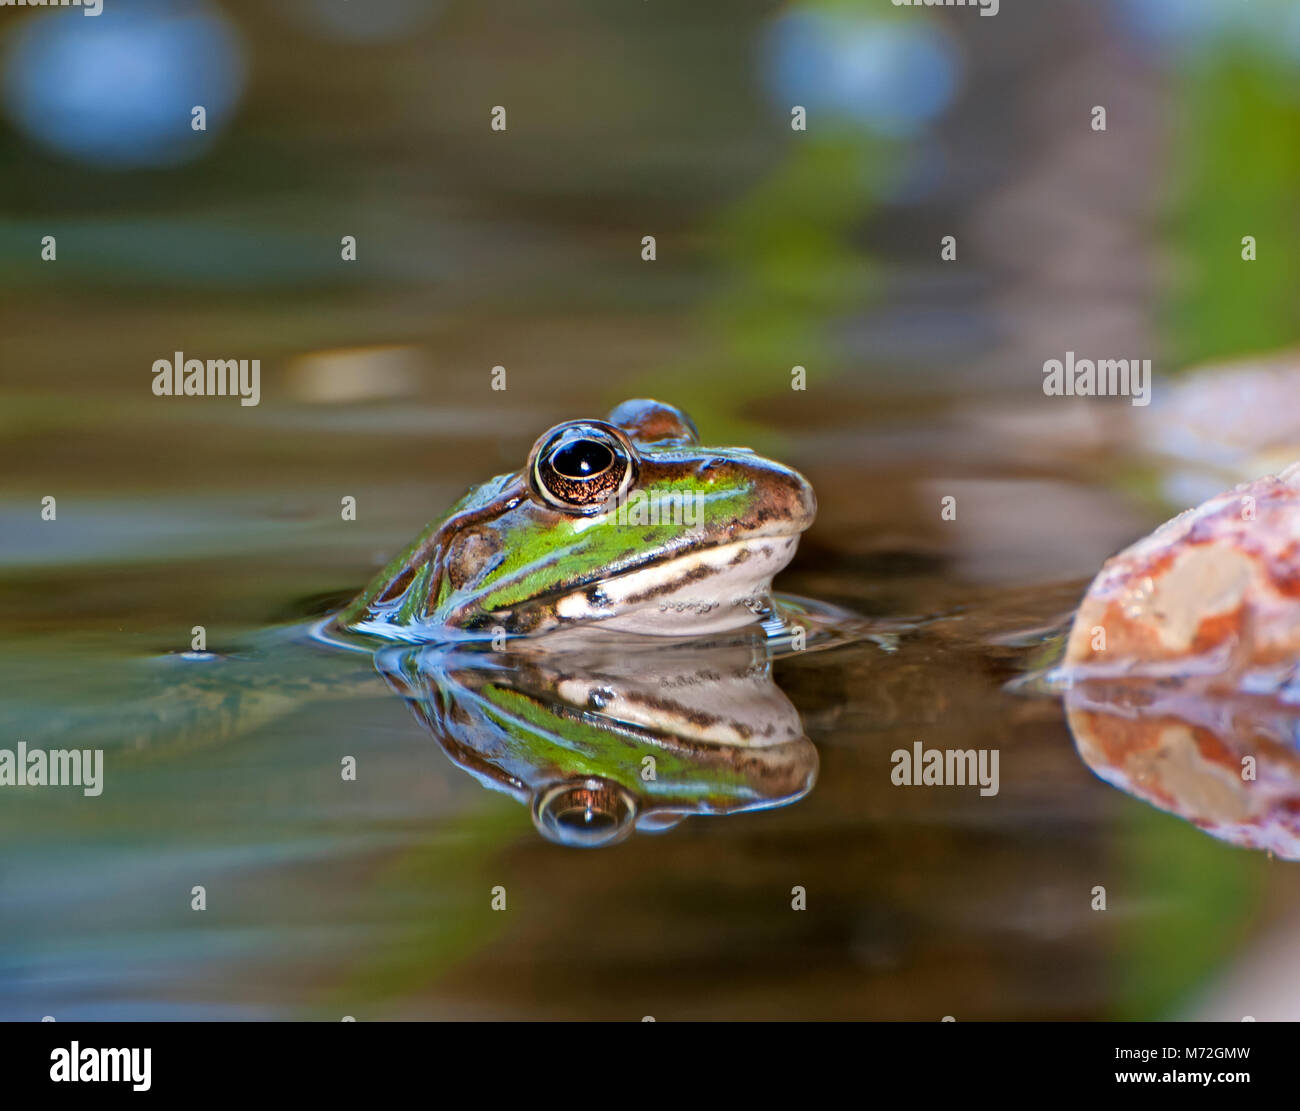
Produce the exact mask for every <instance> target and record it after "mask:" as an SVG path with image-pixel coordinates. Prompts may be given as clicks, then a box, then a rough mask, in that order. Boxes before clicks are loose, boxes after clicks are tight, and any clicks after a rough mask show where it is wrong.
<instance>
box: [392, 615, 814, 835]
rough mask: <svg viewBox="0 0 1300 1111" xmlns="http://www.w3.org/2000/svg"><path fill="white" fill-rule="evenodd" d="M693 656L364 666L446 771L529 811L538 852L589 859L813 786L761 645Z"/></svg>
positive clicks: (429, 650)
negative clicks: (397, 698) (590, 854)
mask: <svg viewBox="0 0 1300 1111" xmlns="http://www.w3.org/2000/svg"><path fill="white" fill-rule="evenodd" d="M525 643H527V642H525ZM696 643H697V642H693V641H687V642H681V641H669V640H664V639H660V640H658V641H657V642H652V643H651V644H648V645H647V646H645V647H644V648H643V650H641V651H638V652H635V653H611V652H608V651H605V650H603V649H594V650H591V651H588V652H587V653H585V654H584V653H583V652H576V651H569V652H562V653H542V652H529V651H523V652H520V651H517V650H508V651H502V652H496V651H487V650H480V651H474V650H472V649H470V648H468V647H465V646H460V647H457V646H429V647H425V648H406V647H403V648H397V647H392V648H388V649H385V650H383V651H381V652H379V653H378V654H377V655H376V657H375V662H376V665H377V666H378V668H379V670H380V672H381V673H382V674H383V675H384V677H385V678H386V679H387V680H388V682H389V684H390V685H391V686H392V687H393V689H394V690H395V691H397V692H398V693H399V694H401V695H402V696H403V697H404V698H406V699H407V700H408V701H409V702H410V704H411V707H412V709H413V710H414V712H415V716H416V718H417V720H419V721H420V722H421V724H423V725H424V726H425V727H426V728H427V729H429V731H430V732H431V733H432V734H433V735H434V737H435V738H436V739H437V740H438V743H439V744H440V745H442V747H443V749H444V751H445V752H446V753H447V755H448V756H449V757H450V758H451V759H452V760H453V761H454V762H455V763H456V764H458V765H459V766H460V767H462V768H464V769H465V770H466V771H468V772H469V773H470V774H471V775H473V776H474V777H475V778H477V779H478V780H479V781H480V782H481V783H482V784H483V785H484V786H487V787H491V788H494V789H496V790H499V791H505V792H506V793H508V794H510V795H512V796H514V797H515V798H517V799H519V801H521V802H523V803H524V804H525V805H527V806H528V808H529V810H530V812H531V813H532V816H533V822H534V824H535V825H536V827H537V829H538V831H539V832H540V833H541V834H542V835H543V836H544V837H546V838H547V839H548V840H551V841H555V842H558V843H561V844H566V845H577V846H582V847H595V846H599V845H607V844H612V843H614V842H616V841H619V840H622V839H623V838H624V837H626V836H628V835H629V834H630V833H631V832H632V830H633V829H637V830H640V831H642V832H657V831H661V830H665V829H668V828H670V827H671V826H673V825H675V824H676V823H677V822H679V821H681V819H682V818H684V817H686V816H688V815H692V814H733V813H738V812H740V811H746V810H759V809H767V808H770V807H774V806H782V805H784V804H786V803H789V802H793V801H794V800H796V799H798V798H801V797H802V796H803V795H804V794H806V793H807V792H808V791H809V790H810V789H811V788H812V785H813V781H814V780H815V778H816V775H817V749H816V748H815V747H814V746H813V744H812V742H811V741H809V740H808V738H807V737H805V736H804V732H803V725H802V723H801V722H800V720H799V715H798V713H797V712H796V711H795V708H794V706H793V705H791V703H790V701H789V699H787V698H786V696H785V695H784V694H782V692H781V691H780V689H779V688H778V687H777V686H776V684H775V683H774V682H773V681H772V675H771V671H770V667H771V662H770V661H771V650H770V645H769V644H767V643H766V642H765V640H764V638H763V636H762V633H761V631H758V632H756V633H754V634H752V635H751V636H750V637H749V638H748V639H735V640H733V641H732V642H731V643H727V644H719V643H717V642H713V643H707V642H700V643H699V646H698V647H697V646H696Z"/></svg>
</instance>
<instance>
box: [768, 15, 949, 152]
mask: <svg viewBox="0 0 1300 1111" xmlns="http://www.w3.org/2000/svg"><path fill="white" fill-rule="evenodd" d="M763 62H764V65H763V71H764V77H765V79H766V81H767V84H768V89H769V92H770V93H771V95H772V97H773V99H774V100H775V101H776V102H777V103H779V104H781V105H782V106H783V107H789V106H793V105H795V104H802V105H803V106H804V107H806V108H807V109H808V111H809V115H810V117H812V116H813V114H814V113H819V112H820V113H825V114H828V115H830V116H833V117H835V118H838V119H841V120H847V121H849V122H853V123H856V124H859V125H861V126H863V127H866V128H869V129H870V130H872V131H877V132H880V133H881V134H884V135H893V136H907V135H912V134H915V133H916V132H918V131H920V130H921V129H922V128H923V127H924V126H925V125H926V124H928V123H930V122H931V121H932V120H934V119H936V118H937V117H938V116H939V115H941V114H942V113H943V112H944V111H945V109H947V107H948V105H949V104H950V103H951V102H952V99H953V97H954V96H955V94H956V92H957V87H958V83H959V77H960V68H961V66H960V59H959V57H958V55H957V51H956V49H955V48H954V47H953V45H952V43H951V42H950V41H949V40H948V39H947V37H946V36H945V35H944V34H943V33H942V32H941V31H940V30H939V29H938V27H936V26H935V25H934V24H932V23H930V22H929V21H926V20H908V21H906V22H904V21H901V20H882V19H877V18H874V17H871V16H862V15H858V14H849V13H843V12H821V11H799V10H795V11H792V12H790V13H788V14H785V15H782V16H779V17H778V18H777V19H775V20H774V21H773V22H772V24H771V25H770V27H769V28H768V31H767V34H766V37H765V39H764V42H763Z"/></svg>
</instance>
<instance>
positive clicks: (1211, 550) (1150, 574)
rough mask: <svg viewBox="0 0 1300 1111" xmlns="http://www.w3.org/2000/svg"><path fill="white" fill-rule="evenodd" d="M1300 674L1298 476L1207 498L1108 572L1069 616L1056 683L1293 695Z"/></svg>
mask: <svg viewBox="0 0 1300 1111" xmlns="http://www.w3.org/2000/svg"><path fill="white" fill-rule="evenodd" d="M1103 639H1104V644H1103ZM1298 665H1300V464H1294V465H1292V466H1291V467H1288V468H1287V469H1286V470H1285V471H1283V472H1282V473H1281V474H1278V475H1270V476H1268V477H1265V478H1260V479H1257V480H1255V481H1254V482H1248V483H1245V484H1244V485H1241V486H1238V487H1236V488H1235V489H1233V490H1229V491H1227V492H1226V493H1223V494H1219V495H1217V496H1216V497H1213V498H1211V499H1210V500H1209V501H1207V502H1205V503H1204V504H1202V505H1200V506H1198V507H1197V508H1195V509H1191V510H1188V511H1187V512H1186V513H1182V514H1180V515H1179V516H1177V517H1175V518H1174V519H1173V520H1171V521H1168V522H1166V523H1165V524H1163V525H1161V526H1160V528H1158V529H1156V531H1155V532H1153V533H1152V534H1151V535H1150V536H1148V537H1147V538H1146V539H1144V540H1140V541H1138V542H1137V543H1136V544H1134V545H1132V547H1129V548H1127V549H1125V550H1124V551H1123V552H1121V553H1120V554H1119V555H1117V556H1115V557H1114V558H1112V559H1110V560H1108V561H1107V562H1106V564H1105V566H1103V567H1102V569H1101V572H1100V573H1099V574H1098V575H1097V577H1096V578H1095V579H1094V580H1093V582H1092V585H1091V586H1090V587H1089V588H1088V592H1087V594H1086V595H1085V596H1084V599H1083V602H1082V604H1081V605H1080V607H1079V611H1078V613H1077V615H1076V616H1075V620H1074V626H1073V628H1072V629H1071V632H1070V639H1069V643H1068V646H1067V649H1066V655H1065V660H1064V663H1063V666H1062V672H1063V674H1064V675H1065V676H1066V677H1068V678H1071V679H1089V678H1113V677H1128V676H1133V677H1155V678H1158V677H1169V676H1193V675H1197V676H1212V677H1215V678H1216V680H1217V681H1218V682H1219V683H1220V684H1221V685H1226V686H1230V687H1231V686H1237V685H1240V684H1243V683H1245V682H1247V681H1249V682H1250V684H1251V685H1252V689H1258V687H1259V686H1260V685H1261V684H1263V685H1268V684H1269V683H1272V684H1275V685H1277V686H1285V685H1287V684H1290V683H1292V682H1293V681H1294V679H1295V676H1296V674H1297V667H1298Z"/></svg>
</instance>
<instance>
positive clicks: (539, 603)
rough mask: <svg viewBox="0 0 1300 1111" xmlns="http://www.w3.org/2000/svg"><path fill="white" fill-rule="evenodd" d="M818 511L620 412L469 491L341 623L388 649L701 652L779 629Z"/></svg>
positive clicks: (759, 463)
mask: <svg viewBox="0 0 1300 1111" xmlns="http://www.w3.org/2000/svg"><path fill="white" fill-rule="evenodd" d="M816 512H817V500H816V496H815V494H814V492H813V488H812V486H811V484H810V483H809V482H808V480H807V479H806V478H804V477H803V475H801V474H800V473H799V472H798V471H796V470H794V469H793V468H791V467H788V466H786V465H784V464H782V463H778V462H776V461H774V460H772V459H768V458H765V457H764V456H762V455H759V454H757V453H756V452H754V451H753V450H751V449H750V448H747V447H711V446H706V445H705V444H703V443H702V441H701V439H700V435H699V432H698V430H697V429H696V426H695V423H694V422H693V421H692V420H691V418H690V417H689V416H688V415H687V414H686V413H685V412H683V411H682V410H681V409H678V408H676V407H675V406H672V405H669V404H666V403H664V402H660V401H655V400H652V399H647V398H637V399H632V400H629V401H624V402H623V403H621V404H620V405H617V406H615V407H614V409H613V410H612V411H611V412H610V413H609V415H608V417H607V418H606V419H604V420H597V419H585V418H584V419H575V420H569V421H565V422H563V423H561V424H558V425H556V426H554V427H553V428H550V429H548V430H547V431H546V432H544V433H543V434H542V435H541V436H540V437H539V438H538V439H537V440H536V442H535V443H534V444H533V447H532V449H531V451H530V452H529V453H528V455H527V458H526V460H525V461H524V463H523V465H522V466H521V467H520V469H519V470H517V471H514V472H512V473H508V474H502V475H497V476H496V477H494V478H491V479H489V480H488V481H487V482H484V483H483V484H481V485H479V486H476V487H474V488H472V489H471V490H470V491H469V492H468V493H467V494H465V495H464V497H462V498H461V499H460V500H459V501H458V502H456V503H455V504H454V505H453V506H452V507H451V508H450V509H449V510H447V512H446V513H445V514H444V515H443V516H442V517H440V518H438V519H436V520H435V521H433V522H432V523H431V524H429V525H428V526H427V527H426V528H425V529H424V531H423V532H421V533H420V535H419V536H418V537H417V538H416V539H415V540H414V541H413V542H412V543H411V544H410V545H409V546H408V547H407V548H406V549H405V550H403V551H402V552H401V553H400V554H399V555H397V556H396V558H394V559H393V560H392V561H391V562H390V563H389V564H388V565H387V566H386V567H384V569H383V570H382V571H380V572H379V574H378V575H377V576H375V578H374V579H373V580H372V581H371V583H370V584H369V585H368V586H367V587H366V588H365V589H364V590H363V591H362V592H361V593H360V594H359V595H357V597H356V598H355V599H354V600H353V601H352V602H351V603H350V604H349V605H347V606H346V607H345V608H344V609H343V610H342V611H341V612H340V613H339V614H338V615H337V617H336V618H335V620H334V623H333V628H334V630H335V631H338V632H341V633H351V634H361V635H366V636H372V637H378V638H380V639H382V640H386V641H405V642H412V643H437V642H445V641H452V640H458V639H464V638H480V639H482V638H490V637H504V638H521V637H532V638H535V637H541V636H543V635H546V634H551V633H556V632H559V631H562V630H570V631H572V630H576V629H583V630H591V629H594V628H598V629H600V630H606V631H614V632H619V633H626V634H636V635H646V636H669V637H681V636H697V635H708V634H714V633H719V632H725V631H727V630H731V629H735V628H739V627H741V626H744V625H748V624H751V623H753V622H755V621H760V622H761V621H763V620H767V619H770V618H771V616H772V613H773V601H772V596H771V584H772V579H773V576H774V575H776V573H777V572H779V571H781V570H782V569H783V568H784V567H785V566H786V565H787V564H788V563H789V562H790V560H791V559H792V558H793V556H794V554H795V550H796V547H797V545H798V543H799V539H800V536H801V535H802V534H803V532H804V531H806V530H807V529H808V527H809V526H810V525H811V524H812V522H813V519H814V517H815V516H816Z"/></svg>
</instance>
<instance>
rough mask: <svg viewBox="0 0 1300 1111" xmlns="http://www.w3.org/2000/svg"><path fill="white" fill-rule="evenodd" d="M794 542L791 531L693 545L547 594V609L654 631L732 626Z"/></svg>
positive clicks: (767, 586)
mask: <svg viewBox="0 0 1300 1111" xmlns="http://www.w3.org/2000/svg"><path fill="white" fill-rule="evenodd" d="M798 544H799V534H798V533H792V534H788V535H773V536H759V537H749V538H746V539H744V540H735V541H732V542H730V543H727V544H719V545H715V546H713V547H709V548H701V549H696V550H694V551H691V552H686V553H683V554H681V555H677V556H674V557H672V558H671V559H667V560H661V561H659V562H656V563H652V564H649V565H647V566H644V567H639V568H636V569H634V570H631V571H625V572H623V573H622V574H619V575H615V576H612V577H610V578H607V579H602V580H601V581H600V582H598V583H594V584H591V585H589V586H586V587H583V588H582V589H579V590H574V591H570V592H569V593H567V594H564V595H562V596H560V597H559V598H558V599H556V601H555V602H554V607H555V616H556V617H557V618H558V619H559V620H560V622H562V623H569V622H583V623H587V622H591V623H599V624H600V625H601V626H602V627H604V628H609V629H617V630H620V631H623V632H635V633H649V634H652V635H657V636H686V635H696V634H700V633H713V632H722V631H725V630H727V629H734V628H738V627H740V626H742V625H748V624H750V623H751V622H753V621H754V620H755V619H756V617H757V616H758V615H759V614H760V613H761V612H763V611H764V610H765V609H766V606H767V596H768V592H769V591H770V590H771V587H772V576H773V575H775V574H776V573H777V572H778V571H780V570H781V569H782V568H783V567H785V565H786V564H787V563H789V562H790V560H791V558H793V556H794V552H795V548H796V547H798Z"/></svg>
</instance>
